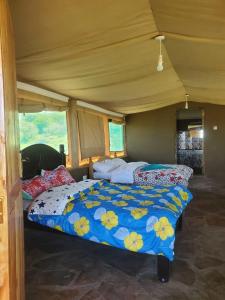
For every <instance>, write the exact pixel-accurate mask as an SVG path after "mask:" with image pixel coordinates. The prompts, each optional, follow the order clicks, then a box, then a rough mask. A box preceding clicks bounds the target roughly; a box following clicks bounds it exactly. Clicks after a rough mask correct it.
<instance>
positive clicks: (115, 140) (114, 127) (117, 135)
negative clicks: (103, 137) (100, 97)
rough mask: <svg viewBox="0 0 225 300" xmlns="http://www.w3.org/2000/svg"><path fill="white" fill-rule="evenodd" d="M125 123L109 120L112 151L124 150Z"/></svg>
mask: <svg viewBox="0 0 225 300" xmlns="http://www.w3.org/2000/svg"><path fill="white" fill-rule="evenodd" d="M123 126H124V125H121V124H115V123H113V122H109V140H110V151H111V152H114V151H115V152H116V151H124V127H123Z"/></svg>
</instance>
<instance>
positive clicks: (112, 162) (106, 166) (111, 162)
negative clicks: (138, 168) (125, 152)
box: [93, 158, 126, 173]
mask: <svg viewBox="0 0 225 300" xmlns="http://www.w3.org/2000/svg"><path fill="white" fill-rule="evenodd" d="M124 164H126V162H125V161H124V160H123V159H121V158H113V159H105V160H102V161H97V162H95V163H94V164H93V169H94V170H95V171H97V172H101V173H107V172H110V171H112V170H114V169H116V168H118V167H120V166H121V165H124Z"/></svg>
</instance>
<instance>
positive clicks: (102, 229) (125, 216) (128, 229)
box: [27, 146, 192, 282]
mask: <svg viewBox="0 0 225 300" xmlns="http://www.w3.org/2000/svg"><path fill="white" fill-rule="evenodd" d="M34 148H35V146H34ZM54 151H55V150H54ZM58 163H59V162H58ZM27 176H28V174H27ZM191 199H192V195H191V193H190V191H189V190H188V189H187V188H186V187H184V186H183V185H171V184H170V185H166V186H138V185H132V186H131V185H126V184H113V183H109V182H107V181H104V180H101V181H99V180H86V181H82V182H78V183H71V184H68V185H63V186H58V187H53V188H50V189H48V190H46V191H45V192H43V193H41V194H40V195H39V196H38V197H36V198H35V199H34V200H33V202H32V204H31V205H30V207H29V212H28V219H29V220H30V221H31V222H35V223H38V224H41V225H43V226H46V227H49V228H53V229H55V230H58V231H60V232H65V233H68V234H70V235H76V236H79V237H81V238H83V239H87V240H90V241H92V242H97V243H100V244H104V245H109V246H114V247H117V248H121V249H126V250H129V251H135V252H140V253H146V254H151V255H157V259H158V264H157V266H158V267H157V270H158V278H159V280H160V281H161V282H167V281H168V280H169V270H170V262H171V261H172V260H173V259H174V242H175V234H176V228H177V227H178V224H181V222H180V221H181V216H182V213H183V211H184V209H185V208H186V206H187V205H188V203H189V202H190V201H191Z"/></svg>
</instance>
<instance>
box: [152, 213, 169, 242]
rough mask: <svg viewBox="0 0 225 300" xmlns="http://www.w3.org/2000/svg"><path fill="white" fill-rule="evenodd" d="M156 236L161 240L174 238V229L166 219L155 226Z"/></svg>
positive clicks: (160, 220)
mask: <svg viewBox="0 0 225 300" xmlns="http://www.w3.org/2000/svg"><path fill="white" fill-rule="evenodd" d="M154 230H155V232H156V236H158V237H160V239H161V240H163V241H164V240H166V239H167V238H168V237H170V236H173V234H174V229H173V227H172V226H171V224H170V222H169V221H168V219H167V218H166V217H162V218H160V219H159V221H158V222H156V223H155V225H154Z"/></svg>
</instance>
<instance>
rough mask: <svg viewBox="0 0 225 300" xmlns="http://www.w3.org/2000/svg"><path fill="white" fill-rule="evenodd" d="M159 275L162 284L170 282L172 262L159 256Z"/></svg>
mask: <svg viewBox="0 0 225 300" xmlns="http://www.w3.org/2000/svg"><path fill="white" fill-rule="evenodd" d="M157 274H158V279H159V280H160V281H161V282H162V283H166V282H168V281H169V277H170V261H169V259H168V258H166V257H165V256H162V255H158V257H157Z"/></svg>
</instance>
